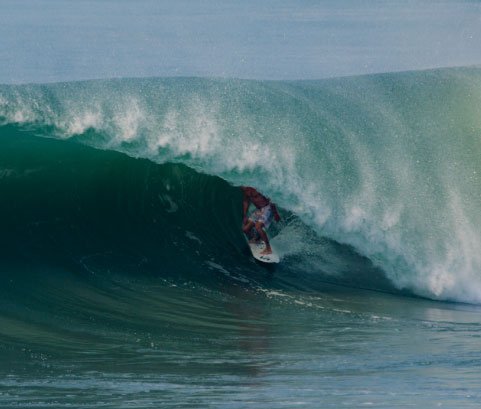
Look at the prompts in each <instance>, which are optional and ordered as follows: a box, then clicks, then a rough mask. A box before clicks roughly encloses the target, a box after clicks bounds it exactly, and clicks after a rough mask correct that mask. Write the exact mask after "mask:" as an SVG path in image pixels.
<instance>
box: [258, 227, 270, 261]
mask: <svg viewBox="0 0 481 409" xmlns="http://www.w3.org/2000/svg"><path fill="white" fill-rule="evenodd" d="M256 230H257V233H259V236H260V237H261V239H262V241H263V242H264V243H265V245H266V248H265V249H264V250H262V251H261V254H271V253H272V248H271V245H270V243H269V238H268V237H267V234H266V232H265V231H264V223H262V222H257V223H256Z"/></svg>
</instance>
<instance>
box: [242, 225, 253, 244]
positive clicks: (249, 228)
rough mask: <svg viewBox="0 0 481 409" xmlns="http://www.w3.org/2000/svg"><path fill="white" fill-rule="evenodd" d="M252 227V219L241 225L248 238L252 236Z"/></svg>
mask: <svg viewBox="0 0 481 409" xmlns="http://www.w3.org/2000/svg"><path fill="white" fill-rule="evenodd" d="M253 227H254V222H253V221H252V220H248V221H247V223H246V224H244V225H243V226H242V231H243V232H244V234H245V235H246V236H247V238H248V239H251V238H252V232H251V230H252V228H253Z"/></svg>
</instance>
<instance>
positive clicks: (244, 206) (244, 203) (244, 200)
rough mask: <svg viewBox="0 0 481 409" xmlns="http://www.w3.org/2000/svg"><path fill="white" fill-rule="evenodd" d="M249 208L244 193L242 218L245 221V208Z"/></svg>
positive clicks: (247, 198) (247, 199)
mask: <svg viewBox="0 0 481 409" xmlns="http://www.w3.org/2000/svg"><path fill="white" fill-rule="evenodd" d="M248 209H249V197H248V196H247V195H246V194H245V193H244V197H243V198H242V219H243V220H244V222H245V219H246V217H247V210H248Z"/></svg>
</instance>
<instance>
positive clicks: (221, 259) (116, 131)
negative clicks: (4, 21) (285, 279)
mask: <svg viewBox="0 0 481 409" xmlns="http://www.w3.org/2000/svg"><path fill="white" fill-rule="evenodd" d="M480 102H481V70H479V69H475V68H470V69H467V68H465V69H446V70H433V71H423V72H410V73H396V74H384V75H374V76H366V77H353V78H341V79H335V80H323V81H297V82H275V81H243V80H225V79H201V78H143V79H116V80H98V81H86V82H71V83H58V84H48V85H37V84H31V85H17V86H12V85H8V86H7V85H5V86H1V87H0V123H1V128H0V144H1V150H0V191H1V192H2V197H7V198H9V200H5V201H3V203H2V204H1V205H0V206H1V209H0V211H1V215H2V216H1V217H2V225H4V226H5V231H11V232H12V233H11V234H9V235H8V237H7V235H4V237H3V239H2V249H3V251H2V252H3V253H4V255H3V256H2V260H10V261H12V262H14V261H15V260H17V261H18V260H23V261H25V262H32V260H35V263H38V262H40V261H45V262H48V263H49V264H52V263H75V264H76V265H80V266H82V268H84V269H86V270H87V271H91V272H95V271H99V269H102V270H105V271H106V270H108V269H109V268H110V269H111V268H112V266H116V267H117V268H121V266H122V265H123V266H130V265H131V266H135V268H137V269H138V268H142V266H144V265H148V266H150V267H152V266H155V268H154V269H155V270H156V271H159V270H160V271H162V272H163V274H172V276H175V275H177V274H179V271H182V272H186V271H190V272H192V274H194V272H197V273H196V274H198V272H199V271H200V270H201V271H204V270H205V269H214V270H216V271H220V272H222V271H223V272H224V273H225V274H230V275H231V277H235V278H237V279H241V280H242V279H244V278H245V275H246V274H247V273H246V272H249V271H255V269H256V268H257V267H253V266H252V263H251V262H250V261H249V258H248V257H245V254H243V251H244V250H245V249H244V247H245V246H244V243H243V238H242V236H241V234H240V231H239V223H240V201H241V197H240V193H239V189H238V188H236V186H238V185H241V184H242V185H252V186H255V187H257V188H259V189H260V190H261V191H262V192H264V193H265V194H266V195H268V196H270V197H271V198H273V200H275V201H276V202H277V203H278V204H279V205H280V206H281V207H282V212H283V214H284V222H283V223H282V224H281V225H280V226H278V227H277V229H276V230H275V231H273V235H275V236H276V237H275V238H274V240H275V242H276V245H277V247H278V248H279V249H280V251H281V253H282V255H283V263H281V267H280V268H281V269H285V271H287V273H286V274H291V275H292V276H293V277H295V278H293V279H292V281H291V282H289V285H291V284H293V283H294V282H296V285H301V284H300V283H304V284H306V286H307V287H309V285H310V284H309V282H311V280H314V281H315V280H316V279H317V278H319V277H320V279H322V280H331V281H332V280H333V281H336V282H342V283H346V284H349V285H355V286H361V287H367V288H380V287H382V288H386V283H385V282H384V281H383V280H384V279H383V277H382V276H381V275H380V274H379V272H382V274H383V275H384V277H385V278H386V279H387V280H389V282H390V283H391V285H392V286H394V287H395V288H397V289H399V290H403V289H406V290H409V291H412V292H414V293H415V294H418V295H421V296H426V297H430V298H435V299H444V300H456V301H463V302H473V303H479V302H481V252H480V251H479V250H480V248H481V233H480V231H481V218H480V216H479V215H480V210H481V209H480V203H481V202H480V200H479V199H480V196H479V192H480V191H481V189H480V188H481V182H480V177H479V172H480V171H481V169H480V164H481V140H480V139H481V137H480V130H481V119H480V115H479V109H478V107H479V106H481V105H480ZM92 148H96V149H92ZM123 154H126V155H123ZM203 269H204V270H203ZM247 275H248V274H247ZM206 279H207V278H206Z"/></svg>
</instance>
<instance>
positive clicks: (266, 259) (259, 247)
mask: <svg viewBox="0 0 481 409" xmlns="http://www.w3.org/2000/svg"><path fill="white" fill-rule="evenodd" d="M247 244H248V245H249V248H250V249H251V253H252V256H253V257H254V258H255V259H256V260H258V261H261V262H263V263H278V262H279V261H280V257H279V255H278V254H277V253H276V250H275V249H274V248H273V247H272V244H271V248H272V253H271V254H261V252H262V251H263V250H264V249H265V248H266V245H265V244H264V242H263V241H260V242H259V243H249V242H247Z"/></svg>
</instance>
